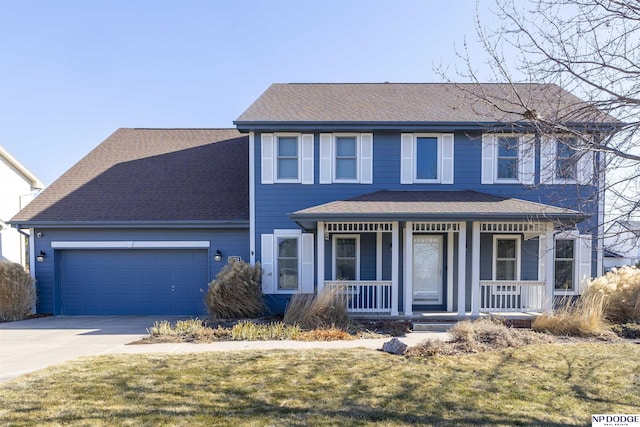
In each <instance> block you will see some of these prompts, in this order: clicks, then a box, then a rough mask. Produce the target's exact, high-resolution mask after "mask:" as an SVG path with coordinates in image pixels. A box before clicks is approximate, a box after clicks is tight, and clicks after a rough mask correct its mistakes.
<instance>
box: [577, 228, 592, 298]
mask: <svg viewBox="0 0 640 427" xmlns="http://www.w3.org/2000/svg"><path fill="white" fill-rule="evenodd" d="M591 240H592V236H591V235H590V234H581V235H580V238H579V239H577V240H576V246H577V249H578V250H577V257H576V258H577V260H578V263H577V264H578V265H577V267H578V268H577V270H578V280H577V281H576V282H577V283H576V291H577V292H578V293H582V292H583V291H584V290H585V289H586V288H587V285H588V284H589V282H590V281H591V243H592V241H591Z"/></svg>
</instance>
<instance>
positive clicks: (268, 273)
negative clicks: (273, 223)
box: [261, 234, 275, 294]
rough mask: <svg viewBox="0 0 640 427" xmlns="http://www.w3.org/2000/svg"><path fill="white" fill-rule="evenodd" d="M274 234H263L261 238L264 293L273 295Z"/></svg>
mask: <svg viewBox="0 0 640 427" xmlns="http://www.w3.org/2000/svg"><path fill="white" fill-rule="evenodd" d="M273 249H274V244H273V234H263V235H262V237H261V250H262V257H261V259H262V261H261V264H262V293H264V294H272V293H274V292H275V281H274V272H273V255H274V254H273Z"/></svg>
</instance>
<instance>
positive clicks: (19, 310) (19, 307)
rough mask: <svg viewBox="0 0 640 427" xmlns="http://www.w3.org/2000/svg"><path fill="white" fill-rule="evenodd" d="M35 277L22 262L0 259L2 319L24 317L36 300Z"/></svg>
mask: <svg viewBox="0 0 640 427" xmlns="http://www.w3.org/2000/svg"><path fill="white" fill-rule="evenodd" d="M33 283H34V280H33V278H32V277H31V276H30V275H29V273H27V272H26V271H24V268H22V266H21V265H20V264H16V263H14V262H8V261H0V321H7V320H20V319H24V318H25V317H27V316H28V315H29V313H31V307H32V306H33V304H34V303H35V302H36V289H35V287H34V286H33Z"/></svg>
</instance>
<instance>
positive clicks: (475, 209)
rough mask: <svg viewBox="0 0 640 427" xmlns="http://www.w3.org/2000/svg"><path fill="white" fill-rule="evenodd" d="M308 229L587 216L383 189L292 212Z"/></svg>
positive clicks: (462, 195)
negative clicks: (319, 224)
mask: <svg viewBox="0 0 640 427" xmlns="http://www.w3.org/2000/svg"><path fill="white" fill-rule="evenodd" d="M289 217H290V218H291V219H293V220H295V221H297V222H298V223H300V224H304V226H305V228H310V222H313V221H346V220H354V219H363V220H365V219H376V220H397V219H402V220H407V221H410V220H425V219H438V220H443V219H445V220H464V219H475V220H477V219H479V218H482V219H484V220H506V219H512V220H529V219H536V220H545V219H546V220H548V221H552V220H566V221H568V222H574V221H576V222H577V221H578V220H581V219H583V215H582V214H581V213H580V212H578V211H574V210H571V209H566V208H560V207H556V206H550V205H545V204H542V203H535V202H529V201H526V200H521V199H515V198H507V197H500V196H494V195H491V194H485V193H479V192H476V191H470V190H465V191H404V190H400V191H390V190H382V191H377V192H375V193H370V194H365V195H363V196H358V197H353V198H351V199H347V200H341V201H335V202H329V203H325V204H322V205H318V206H313V207H310V208H307V209H302V210H299V211H297V212H294V213H291V214H289Z"/></svg>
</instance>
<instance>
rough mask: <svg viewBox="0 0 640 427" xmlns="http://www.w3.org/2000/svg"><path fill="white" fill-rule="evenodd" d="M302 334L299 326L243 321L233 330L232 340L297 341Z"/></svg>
mask: <svg viewBox="0 0 640 427" xmlns="http://www.w3.org/2000/svg"><path fill="white" fill-rule="evenodd" d="M300 332H302V331H301V330H300V328H299V327H298V326H296V325H286V324H284V323H282V322H275V323H268V324H262V323H254V322H247V321H242V322H239V323H237V324H235V325H234V326H233V328H231V339H232V340H234V341H267V340H295V339H297V338H298V336H299V335H300Z"/></svg>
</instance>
